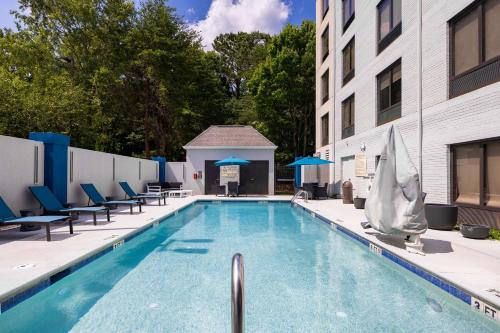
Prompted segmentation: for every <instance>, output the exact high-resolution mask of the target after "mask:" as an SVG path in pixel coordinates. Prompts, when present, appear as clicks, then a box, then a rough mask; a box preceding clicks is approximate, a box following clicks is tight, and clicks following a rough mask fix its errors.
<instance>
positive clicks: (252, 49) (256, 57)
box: [212, 31, 270, 98]
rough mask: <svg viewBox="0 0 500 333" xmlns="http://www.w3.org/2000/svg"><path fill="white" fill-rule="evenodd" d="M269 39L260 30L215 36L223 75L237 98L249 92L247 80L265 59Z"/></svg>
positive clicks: (215, 46) (216, 50)
mask: <svg viewBox="0 0 500 333" xmlns="http://www.w3.org/2000/svg"><path fill="white" fill-rule="evenodd" d="M269 39H270V36H269V35H268V34H265V33H261V32H258V31H256V32H251V33H247V32H238V33H227V34H221V35H219V36H217V37H216V38H215V40H214V42H213V44H212V46H213V49H214V50H215V52H217V54H218V55H219V56H220V59H221V61H220V65H221V67H220V71H221V75H222V76H223V77H224V78H225V79H226V81H227V83H228V85H229V88H230V91H231V93H232V94H233V95H234V97H235V98H240V97H241V96H242V95H243V94H245V93H246V92H247V87H246V82H247V81H248V79H250V78H251V77H252V74H253V71H254V69H255V67H256V66H257V65H258V64H260V63H261V62H262V61H263V60H264V59H265V57H266V45H267V42H268V41H269Z"/></svg>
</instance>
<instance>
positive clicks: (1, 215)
mask: <svg viewBox="0 0 500 333" xmlns="http://www.w3.org/2000/svg"><path fill="white" fill-rule="evenodd" d="M15 218H16V215H15V214H14V212H13V211H12V210H10V208H9V206H7V204H6V203H5V201H3V199H2V198H1V197H0V221H2V222H3V221H6V220H11V219H15Z"/></svg>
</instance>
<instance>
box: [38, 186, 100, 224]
mask: <svg viewBox="0 0 500 333" xmlns="http://www.w3.org/2000/svg"><path fill="white" fill-rule="evenodd" d="M29 189H30V191H31V193H33V196H34V197H35V198H36V200H38V202H39V203H40V205H42V207H43V210H44V213H45V214H49V215H67V214H71V213H74V214H76V216H79V215H80V214H92V216H93V218H94V225H97V216H96V215H97V213H106V217H107V220H108V222H109V221H110V217H109V209H108V208H106V207H102V206H100V207H64V206H63V204H62V203H61V202H60V201H59V199H57V197H56V196H55V195H54V193H52V191H51V190H50V189H49V188H48V187H47V186H30V188H29Z"/></svg>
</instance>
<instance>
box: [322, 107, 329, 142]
mask: <svg viewBox="0 0 500 333" xmlns="http://www.w3.org/2000/svg"><path fill="white" fill-rule="evenodd" d="M325 119H326V133H325V131H324V129H325V127H323V126H324V121H325ZM320 121H321V147H324V146H326V145H328V144H329V143H330V123H329V122H330V116H329V112H327V113H325V114H324V115H322V116H321V118H320ZM325 134H326V135H325Z"/></svg>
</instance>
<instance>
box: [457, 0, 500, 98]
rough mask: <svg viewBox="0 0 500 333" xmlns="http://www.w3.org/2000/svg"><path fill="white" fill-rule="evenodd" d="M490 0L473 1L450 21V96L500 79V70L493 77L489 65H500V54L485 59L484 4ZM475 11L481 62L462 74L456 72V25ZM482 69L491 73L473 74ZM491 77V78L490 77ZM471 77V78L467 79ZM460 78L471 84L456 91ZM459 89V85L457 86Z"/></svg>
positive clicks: (464, 92)
mask: <svg viewBox="0 0 500 333" xmlns="http://www.w3.org/2000/svg"><path fill="white" fill-rule="evenodd" d="M488 1H489V0H476V1H474V2H473V3H471V4H470V5H469V6H467V7H465V8H464V9H463V10H461V11H460V12H459V13H458V14H457V15H455V16H454V17H453V18H451V19H450V20H449V21H448V30H449V34H448V41H449V43H448V47H449V49H448V62H449V65H448V67H449V73H448V75H449V80H448V88H449V90H448V97H449V98H450V99H451V98H454V97H457V96H460V95H463V94H466V93H468V92H471V91H474V90H477V89H480V88H482V87H485V86H487V85H490V84H492V83H495V82H498V81H500V70H498V71H497V73H493V75H494V77H493V78H491V76H492V73H491V71H488V70H487V69H488V67H490V65H493V66H495V65H496V64H497V63H498V64H499V65H500V55H498V56H496V57H494V58H491V59H489V60H485V59H486V58H485V53H486V52H485V23H484V21H485V19H484V18H485V10H484V6H485V3H486V2H488ZM473 11H477V14H478V45H477V47H478V51H479V53H478V54H479V64H478V65H477V66H474V67H472V68H469V69H467V70H466V71H464V72H462V73H460V74H455V26H456V24H457V23H458V22H459V21H460V20H461V19H463V18H465V17H466V16H467V15H469V14H471V13H472V12H473ZM481 70H486V71H487V72H488V73H487V74H489V75H486V73H485V75H481V74H479V75H480V76H482V77H479V78H477V77H472V76H473V74H477V73H478V72H480V71H481ZM488 78H489V79H488ZM467 79H469V80H467ZM460 80H465V81H468V82H466V83H464V84H467V83H468V84H469V85H470V86H469V87H464V89H462V90H459V91H455V89H454V88H455V84H456V85H458V84H459V83H460ZM457 89H458V87H457Z"/></svg>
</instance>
